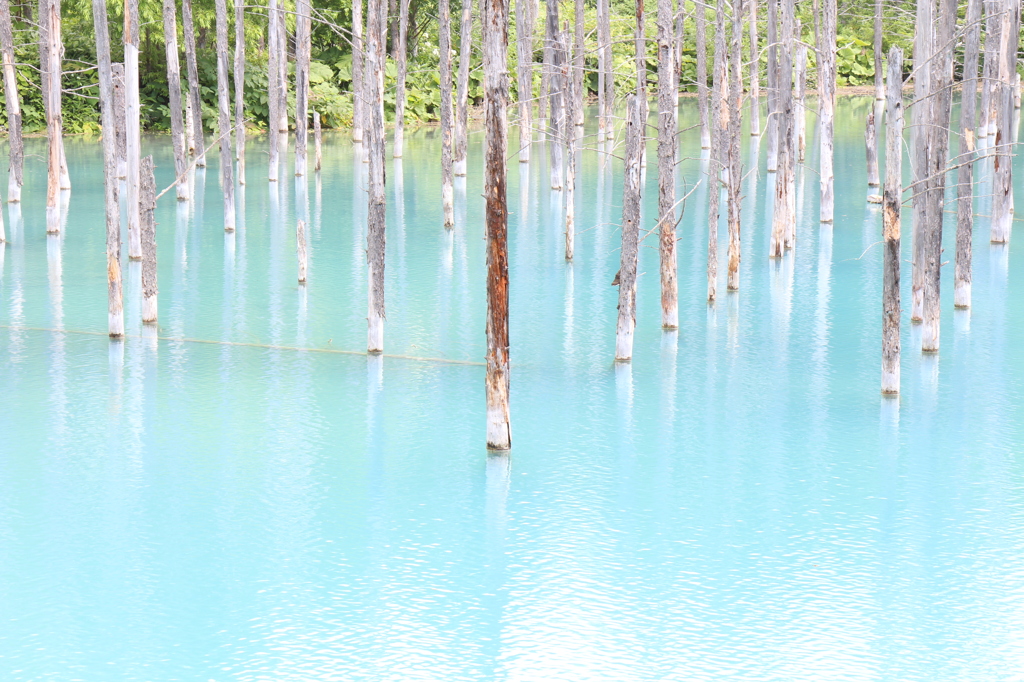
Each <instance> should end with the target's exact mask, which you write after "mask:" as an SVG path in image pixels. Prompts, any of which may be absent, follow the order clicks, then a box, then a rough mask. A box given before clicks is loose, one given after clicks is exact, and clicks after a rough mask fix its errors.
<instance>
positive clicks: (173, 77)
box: [163, 0, 188, 201]
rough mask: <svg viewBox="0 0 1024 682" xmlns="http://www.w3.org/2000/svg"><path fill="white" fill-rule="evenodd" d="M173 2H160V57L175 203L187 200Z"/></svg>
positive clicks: (172, 0)
mask: <svg viewBox="0 0 1024 682" xmlns="http://www.w3.org/2000/svg"><path fill="white" fill-rule="evenodd" d="M175 14H176V7H175V3H174V0H163V19H164V57H165V59H166V60H167V93H168V99H169V102H168V104H169V108H170V110H171V148H172V149H173V150H174V176H175V177H176V178H177V183H176V184H177V187H176V188H175V191H176V192H177V195H178V201H187V200H188V178H187V177H186V176H185V168H186V167H187V164H186V163H185V123H184V120H183V118H182V116H183V114H184V109H183V107H182V103H181V66H180V65H179V63H178V22H177V20H176V18H175Z"/></svg>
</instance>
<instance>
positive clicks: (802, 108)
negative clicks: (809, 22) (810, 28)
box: [793, 22, 807, 163]
mask: <svg viewBox="0 0 1024 682" xmlns="http://www.w3.org/2000/svg"><path fill="white" fill-rule="evenodd" d="M797 25H798V26H799V22H797ZM796 38H797V40H800V30H799V29H797V34H796ZM795 58H796V68H795V71H796V87H795V89H794V90H795V92H794V93H793V118H794V126H795V127H796V130H795V135H796V149H795V150H794V151H795V153H796V161H797V163H803V162H804V154H805V152H806V151H807V116H806V105H807V46H806V45H804V44H803V43H802V42H799V43H796V53H795Z"/></svg>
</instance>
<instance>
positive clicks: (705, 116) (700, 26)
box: [694, 0, 771, 149]
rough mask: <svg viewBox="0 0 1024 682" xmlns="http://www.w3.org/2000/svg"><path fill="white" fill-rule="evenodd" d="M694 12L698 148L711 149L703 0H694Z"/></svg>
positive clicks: (706, 42) (705, 24) (705, 19)
mask: <svg viewBox="0 0 1024 682" xmlns="http://www.w3.org/2000/svg"><path fill="white" fill-rule="evenodd" d="M770 1H771V0H769V2H770ZM694 12H695V13H696V27H697V111H698V115H699V116H700V148H701V149H711V118H710V115H709V112H708V28H707V14H706V9H705V7H704V3H703V0H696V2H695V5H694Z"/></svg>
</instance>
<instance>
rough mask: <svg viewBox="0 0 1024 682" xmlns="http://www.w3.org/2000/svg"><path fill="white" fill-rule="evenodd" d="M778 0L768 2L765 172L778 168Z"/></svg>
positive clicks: (774, 170) (779, 94)
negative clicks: (766, 150) (766, 146)
mask: <svg viewBox="0 0 1024 682" xmlns="http://www.w3.org/2000/svg"><path fill="white" fill-rule="evenodd" d="M778 42H779V0H768V160H767V164H766V167H767V170H768V172H769V173H774V172H776V171H777V170H778V167H779V97H780V96H781V93H780V87H779V45H778Z"/></svg>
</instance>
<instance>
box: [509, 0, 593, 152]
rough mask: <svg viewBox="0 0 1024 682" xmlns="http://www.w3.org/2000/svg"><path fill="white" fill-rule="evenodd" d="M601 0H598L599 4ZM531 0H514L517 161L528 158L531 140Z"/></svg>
mask: <svg viewBox="0 0 1024 682" xmlns="http://www.w3.org/2000/svg"><path fill="white" fill-rule="evenodd" d="M600 2H602V0H598V3H599V5H600ZM533 24H534V17H533V0H516V36H517V40H516V56H517V57H518V60H519V65H518V69H517V73H518V76H519V87H518V88H517V90H518V93H519V161H520V163H527V162H528V161H529V160H530V144H531V143H532V140H533V135H532V132H533V131H532V130H531V129H530V128H531V126H532V125H533V120H532V119H533Z"/></svg>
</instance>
